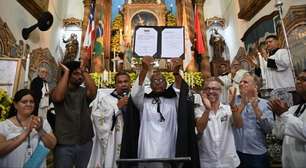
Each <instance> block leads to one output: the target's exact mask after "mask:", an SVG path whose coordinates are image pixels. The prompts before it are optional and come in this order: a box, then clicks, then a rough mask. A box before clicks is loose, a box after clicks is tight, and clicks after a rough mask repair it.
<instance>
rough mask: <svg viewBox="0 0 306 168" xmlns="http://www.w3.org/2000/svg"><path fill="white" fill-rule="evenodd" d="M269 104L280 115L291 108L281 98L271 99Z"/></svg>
mask: <svg viewBox="0 0 306 168" xmlns="http://www.w3.org/2000/svg"><path fill="white" fill-rule="evenodd" d="M268 105H269V109H270V110H271V111H272V112H274V113H275V114H276V115H278V116H280V115H282V114H283V113H284V112H286V111H288V109H289V107H288V104H287V103H286V102H285V101H282V100H280V99H275V100H271V101H269V103H268Z"/></svg>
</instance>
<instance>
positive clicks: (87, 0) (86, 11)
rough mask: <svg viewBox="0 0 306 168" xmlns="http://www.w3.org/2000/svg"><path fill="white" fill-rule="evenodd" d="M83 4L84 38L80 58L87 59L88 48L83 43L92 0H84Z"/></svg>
mask: <svg viewBox="0 0 306 168" xmlns="http://www.w3.org/2000/svg"><path fill="white" fill-rule="evenodd" d="M83 4H84V15H83V23H82V38H81V50H80V59H82V60H84V59H86V57H87V55H86V54H87V53H86V49H85V48H84V47H83V43H84V37H85V34H86V29H87V25H88V15H89V13H90V0H83Z"/></svg>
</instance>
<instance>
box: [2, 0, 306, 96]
mask: <svg viewBox="0 0 306 168" xmlns="http://www.w3.org/2000/svg"><path fill="white" fill-rule="evenodd" d="M0 3H1V12H0V13H1V15H0V16H1V17H0V22H1V29H0V30H1V31H0V36H1V38H0V44H1V45H0V53H1V54H0V55H1V62H3V65H5V64H10V63H13V62H14V63H13V64H16V65H15V69H14V68H11V70H10V71H12V72H14V75H13V76H11V78H12V79H7V80H12V81H13V85H12V84H11V83H12V82H11V81H10V82H7V81H3V80H4V79H6V78H7V77H1V79H2V82H1V87H2V88H4V89H8V88H9V89H10V90H11V92H14V91H15V90H16V89H18V88H23V87H25V86H26V85H27V82H28V81H30V80H31V79H33V77H35V75H36V70H37V67H38V66H39V65H42V64H43V65H45V66H46V67H47V68H48V69H49V70H50V74H49V79H48V80H49V82H50V83H51V86H54V85H55V84H56V81H57V77H58V73H59V72H58V63H59V62H65V61H69V60H83V61H84V62H86V65H87V66H88V68H89V69H90V72H92V75H93V77H94V78H95V80H96V82H97V84H98V85H99V87H101V88H103V87H106V88H107V87H112V85H113V84H114V82H113V81H112V75H113V74H114V73H115V72H118V71H120V70H127V71H129V72H136V73H137V69H139V68H138V67H139V63H140V58H139V57H134V56H133V47H134V46H133V35H134V28H135V26H139V25H144V26H181V27H184V34H185V37H184V45H185V46H184V48H185V52H184V65H183V67H184V68H183V71H184V72H186V73H185V77H186V79H187V81H188V82H189V83H190V84H191V85H192V86H193V87H197V86H200V85H201V82H202V81H203V80H205V78H207V77H208V76H216V75H218V74H219V73H220V68H219V67H220V64H225V65H226V68H228V67H229V65H230V63H231V62H232V61H233V60H239V61H240V63H241V65H242V66H243V68H244V69H247V70H249V71H251V70H253V69H254V68H255V67H257V66H258V64H259V63H258V59H257V57H258V51H259V46H260V44H261V43H263V42H264V39H265V37H266V36H268V35H271V34H274V35H278V36H279V37H280V38H279V41H280V45H281V46H282V47H284V48H286V47H287V46H286V40H287V41H288V44H289V48H290V51H291V54H292V63H293V66H294V70H295V72H296V73H298V72H301V71H302V70H303V69H304V68H305V61H304V60H305V52H306V51H305V45H306V33H305V30H306V1H305V0H286V1H280V0H276V1H274V0H116V1H114V0H95V1H92V0H84V1H77V0H67V1H57V0H43V1H36V0H30V1H27V2H25V1H22V0H17V1H9V0H2V1H1V2H0ZM278 3H281V4H280V5H277V4H278ZM12 12H13V13H12ZM43 13H45V15H47V16H45V17H43ZM46 13H47V14H46ZM48 14H50V15H51V16H49V15H48ZM48 17H49V18H48ZM90 17H92V19H90ZM48 19H49V20H48ZM50 19H51V20H50ZM40 20H41V21H42V22H43V21H45V22H48V21H50V22H51V23H49V24H51V25H49V27H45V29H43V28H42V29H41V27H40V26H39V22H40ZM46 20H48V21H46ZM282 22H283V23H284V28H283V27H282V24H281V23H282ZM45 24H48V23H45ZM196 24H197V25H198V26H196ZM90 28H91V29H90ZM284 31H285V34H286V35H287V36H286V38H285V36H284ZM88 33H90V34H88ZM88 35H89V36H90V37H89V38H90V39H89V40H88ZM25 36H26V38H25ZM86 36H87V37H86ZM198 44H199V45H200V48H199V47H198ZM8 60H10V61H8ZM168 62H169V61H167V60H166V59H156V65H157V68H158V69H161V70H162V71H165V73H167V66H168ZM27 66H28V67H27ZM2 67H3V66H2ZM1 72H3V73H0V74H6V73H11V72H8V71H7V69H3V70H1ZM133 76H136V75H135V73H134V74H133ZM13 78H14V80H13ZM169 78H171V77H169ZM7 83H10V84H9V85H7Z"/></svg>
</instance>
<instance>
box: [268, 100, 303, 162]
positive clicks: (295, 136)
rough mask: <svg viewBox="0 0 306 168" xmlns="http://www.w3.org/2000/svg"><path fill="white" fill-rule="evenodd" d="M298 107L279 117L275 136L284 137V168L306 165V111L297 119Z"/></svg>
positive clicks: (291, 108) (293, 107)
mask: <svg viewBox="0 0 306 168" xmlns="http://www.w3.org/2000/svg"><path fill="white" fill-rule="evenodd" d="M297 108H298V105H295V106H292V107H290V109H289V110H288V112H286V113H284V114H282V115H281V117H277V120H276V124H275V125H276V126H275V128H274V130H273V131H274V134H276V135H277V136H278V137H283V138H284V139H283V146H282V165H283V167H284V168H302V167H305V165H306V129H305V127H306V111H304V113H303V114H302V115H301V116H299V117H295V116H294V115H293V114H294V112H295V111H296V109H297Z"/></svg>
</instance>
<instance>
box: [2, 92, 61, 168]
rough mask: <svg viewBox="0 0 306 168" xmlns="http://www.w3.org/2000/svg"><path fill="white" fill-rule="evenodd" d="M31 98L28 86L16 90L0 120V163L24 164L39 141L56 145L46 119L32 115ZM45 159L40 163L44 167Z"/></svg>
mask: <svg viewBox="0 0 306 168" xmlns="http://www.w3.org/2000/svg"><path fill="white" fill-rule="evenodd" d="M34 106H35V103H34V98H33V95H32V93H31V91H30V90H28V89H22V90H20V91H18V92H17V93H16V94H15V97H14V99H13V105H12V106H11V109H10V113H9V117H8V119H6V120H5V121H2V122H0V167H23V165H24V164H25V163H26V161H27V160H28V159H29V158H30V157H31V155H32V154H33V152H34V151H35V149H36V147H37V145H38V143H39V141H41V142H42V143H43V144H44V146H45V147H47V148H49V149H52V148H54V147H55V144H56V138H55V136H54V135H53V133H52V130H51V128H50V125H49V123H48V122H47V121H46V120H42V119H41V118H40V117H37V116H34V115H32V112H33V110H34ZM45 166H46V165H45V163H43V164H42V166H41V167H45Z"/></svg>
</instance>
